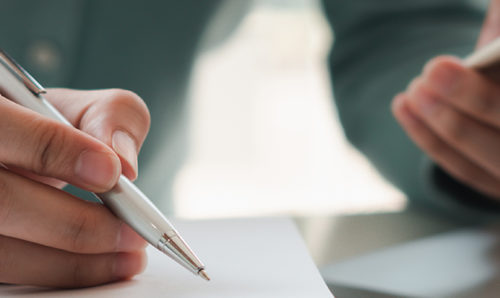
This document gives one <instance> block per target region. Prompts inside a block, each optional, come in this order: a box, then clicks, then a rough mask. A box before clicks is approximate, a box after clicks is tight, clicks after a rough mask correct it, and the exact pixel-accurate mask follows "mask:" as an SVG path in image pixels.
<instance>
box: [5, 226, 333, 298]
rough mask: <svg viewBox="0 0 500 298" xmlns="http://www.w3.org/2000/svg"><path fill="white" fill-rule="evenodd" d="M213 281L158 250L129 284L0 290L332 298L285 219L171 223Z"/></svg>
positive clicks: (30, 293) (210, 297)
mask: <svg viewBox="0 0 500 298" xmlns="http://www.w3.org/2000/svg"><path fill="white" fill-rule="evenodd" d="M172 223H173V224H174V225H175V226H176V228H177V229H178V230H179V232H180V233H181V235H182V236H183V237H184V238H185V240H186V242H188V243H189V244H190V246H191V248H192V249H193V250H194V251H195V252H196V254H197V255H198V256H199V257H200V259H201V260H202V261H203V262H204V263H205V265H206V271H207V273H208V274H209V275H210V277H211V278H212V280H211V281H210V282H207V281H204V280H203V279H201V278H200V277H198V276H195V275H193V274H192V273H190V272H189V271H187V270H186V269H185V268H183V267H181V266H180V265H178V264H177V263H175V262H174V261H172V260H171V259H170V258H168V257H167V256H165V255H163V254H161V253H160V252H158V251H157V250H156V249H154V248H152V247H149V248H148V257H149V262H148V267H147V269H146V271H145V272H144V273H142V274H141V275H139V276H137V277H135V278H134V279H132V280H130V281H125V282H119V283H113V284H109V285H104V286H99V287H93V288H86V289H78V290H47V289H40V288H33V287H26V286H8V285H2V286H0V296H1V297H6V296H15V297H29V296H36V297H69V296H71V297H176V298H188V297H203V298H223V297H231V298H232V297H238V298H251V297H252V298H263V297H266V298H267V297H269V298H280V297H283V298H294V297H297V298H299V297H300V298H304V297H307V298H315V297H318V298H323V297H332V294H331V293H330V291H329V290H328V288H327V286H326V284H325V283H324V281H323V279H322V278H321V276H320V274H319V272H318V270H317V268H316V266H315V265H314V263H313V261H312V259H311V258H310V256H309V254H308V253H307V250H306V247H305V245H304V243H303V242H302V239H301V238H300V235H299V234H298V232H297V230H296V228H295V227H294V225H293V223H292V222H291V221H290V220H287V219H230V220H209V221H194V222H188V221H186V222H184V221H173V222H172Z"/></svg>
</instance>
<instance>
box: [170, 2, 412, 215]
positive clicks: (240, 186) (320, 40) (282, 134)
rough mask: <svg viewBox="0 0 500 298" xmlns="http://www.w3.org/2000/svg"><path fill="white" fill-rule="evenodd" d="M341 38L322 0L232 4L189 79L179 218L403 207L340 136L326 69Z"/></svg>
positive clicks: (216, 22)
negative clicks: (332, 27) (336, 37)
mask: <svg viewBox="0 0 500 298" xmlns="http://www.w3.org/2000/svg"><path fill="white" fill-rule="evenodd" d="M333 40H334V36H333V33H332V31H331V30H330V27H329V26H328V23H327V21H326V20H325V18H324V16H323V14H322V10H321V5H320V3H319V1H317V0H287V1H278V0H254V1H224V3H223V5H221V7H220V9H219V10H218V12H217V13H216V15H215V16H214V17H213V18H212V22H211V23H210V25H209V27H208V28H207V31H206V33H205V36H204V40H203V42H202V43H201V46H200V48H199V53H198V55H197V59H196V62H195V64H194V70H193V73H192V77H191V83H190V89H189V94H190V96H189V98H190V101H189V103H190V106H189V115H190V116H189V143H190V150H189V152H188V159H187V162H186V164H185V165H184V166H183V167H182V169H181V170H180V172H179V174H178V175H177V177H176V179H175V184H174V208H175V212H176V214H177V215H178V216H179V217H184V218H212V217H236V216H238V217H240V216H266V215H296V216H308V215H325V214H355V213H367V212H382V211H397V210H401V209H403V208H404V205H405V199H404V196H403V195H402V194H401V193H400V192H399V191H397V190H396V189H394V188H393V187H392V186H391V185H389V184H388V183H387V182H386V181H384V180H383V179H382V178H381V177H380V176H379V175H378V174H377V173H376V171H375V170H374V169H373V168H372V167H371V166H370V164H369V163H368V162H367V161H366V159H365V158H364V157H363V156H361V155H360V154H359V153H358V152H357V151H356V150H355V149H353V148H352V147H351V146H350V145H349V144H348V143H347V142H346V139H345V137H344V135H343V132H342V128H341V126H340V123H339V121H338V118H337V114H336V110H335V106H334V104H333V99H332V92H331V90H330V78H329V74H328V71H327V67H326V59H327V55H328V52H329V49H330V47H331V44H332V42H333Z"/></svg>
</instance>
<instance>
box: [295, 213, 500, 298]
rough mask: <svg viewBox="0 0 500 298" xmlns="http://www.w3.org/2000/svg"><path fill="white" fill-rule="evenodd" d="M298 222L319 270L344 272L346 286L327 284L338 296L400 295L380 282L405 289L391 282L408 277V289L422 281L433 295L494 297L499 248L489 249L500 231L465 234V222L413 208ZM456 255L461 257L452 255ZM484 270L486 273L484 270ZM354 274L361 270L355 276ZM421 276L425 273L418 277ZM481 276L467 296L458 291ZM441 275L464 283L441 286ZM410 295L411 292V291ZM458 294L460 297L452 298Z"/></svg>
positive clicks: (497, 285) (499, 273) (499, 266)
mask: <svg viewBox="0 0 500 298" xmlns="http://www.w3.org/2000/svg"><path fill="white" fill-rule="evenodd" d="M296 222H297V224H298V226H299V228H300V230H301V232H302V234H303V236H304V238H305V239H306V243H307V245H308V247H309V249H310V252H311V254H312V255H313V258H314V260H315V261H316V263H317V264H318V266H319V267H320V269H324V268H327V267H328V268H329V269H331V268H333V269H334V270H330V272H337V273H339V272H341V273H342V274H341V275H340V276H339V277H338V278H337V279H338V280H344V279H348V280H349V282H350V284H345V283H342V284H339V283H337V284H333V285H330V287H331V289H332V291H333V293H334V294H335V295H336V296H337V297H341V298H342V297H402V296H403V295H402V294H401V292H400V293H398V292H397V291H390V290H387V291H381V289H382V288H384V287H383V286H381V284H382V283H384V282H385V283H386V286H385V288H386V289H399V290H401V289H402V290H407V289H406V288H404V287H405V286H404V282H401V283H396V282H395V281H396V280H402V279H401V278H403V280H404V279H405V278H406V279H407V280H406V282H407V285H410V286H412V285H413V286H415V285H416V284H418V282H420V286H419V287H420V288H421V289H422V288H425V289H426V290H428V291H432V289H433V288H432V287H434V288H439V289H441V290H443V289H444V290H446V291H449V290H452V291H455V290H457V289H458V290H457V292H454V294H453V297H497V296H498V295H497V294H498V291H500V283H498V281H499V280H500V262H493V261H491V259H492V254H491V251H496V250H497V249H493V248H494V247H497V246H496V245H497V243H496V242H497V241H496V239H497V238H498V239H500V232H499V230H497V231H494V232H491V233H490V231H489V230H484V229H482V228H476V229H474V228H472V229H469V230H467V229H465V230H464V228H466V226H465V224H463V223H457V222H450V221H447V220H445V219H442V218H436V217H433V216H432V215H429V214H426V213H422V212H418V211H416V210H407V211H405V212H401V213H390V214H369V215H368V214H367V215H353V216H337V217H322V218H299V219H297V220H296ZM478 237H479V238H480V239H479V238H478ZM476 238H478V239H479V240H478V239H476ZM467 239H469V240H467ZM460 241H462V242H460ZM464 241H465V242H464ZM493 246H494V247H493ZM408 252H409V254H408ZM458 255H460V256H461V257H459V258H456V257H454V256H458ZM495 255H497V254H496V253H495ZM398 258H399V259H398ZM433 258H434V259H433ZM396 259H398V260H397V261H394V260H396ZM388 260H389V261H388ZM391 260H392V261H391ZM419 260H421V261H419ZM455 260H457V262H455ZM393 261H394V262H393ZM419 262H421V263H419ZM471 262H472V263H471ZM332 265H333V266H332ZM353 268H354V269H353ZM355 268H358V269H355ZM422 268H424V269H425V270H423V271H422ZM429 268H430V270H429ZM432 268H434V269H432ZM485 268H486V269H488V270H486V271H485V270H483V269H485ZM356 270H361V271H362V272H359V273H356ZM446 270H450V272H449V274H448V273H445V274H443V272H446ZM471 270H472V271H474V272H471ZM327 271H328V270H327ZM451 271H453V272H451ZM483 271H484V272H483ZM346 272H350V273H349V274H350V276H351V277H347V275H349V274H348V273H346ZM422 272H429V273H428V274H424V275H422ZM439 272H441V273H439ZM485 272H486V273H487V275H488V276H485V275H484V274H486V273H485ZM483 273H484V274H483ZM391 274H392V275H391ZM432 274H435V275H436V274H437V275H436V276H435V277H433V276H432ZM481 274H482V275H484V276H483V277H485V278H486V279H484V278H483V281H481V282H479V283H477V282H476V284H477V285H476V284H475V286H474V287H470V288H467V289H466V291H465V292H463V291H462V290H461V289H459V288H460V287H465V283H467V282H470V283H473V282H474V280H475V279H478V278H479V277H478V276H480V275H481ZM393 275H395V276H393ZM482 275H481V276H482ZM402 276H403V277H402ZM442 276H455V277H456V278H458V279H460V278H462V279H463V282H460V283H457V282H455V281H456V280H458V279H454V281H453V280H452V281H451V282H450V281H449V280H445V279H446V278H445V279H443V280H442V283H441V281H440V280H441V279H442V278H441V277H442ZM328 278H329V277H327V279H328ZM426 278H427V281H426ZM464 278H465V279H464ZM337 279H335V278H334V279H333V280H337ZM375 279H380V282H379V281H378V280H375ZM330 280H332V279H331V277H330ZM412 280H414V281H415V282H411V281H412ZM485 281H486V282H485ZM446 282H448V286H445V285H446ZM455 284H456V286H455ZM455 287H456V288H455ZM408 291H410V292H411V287H408ZM417 292H419V293H424V292H425V291H424V292H422V291H421V290H419V291H417ZM462 292H463V293H464V295H462V296H460V295H459V296H456V295H455V294H457V295H458V294H460V293H462ZM398 295H399V296H398ZM471 295H472V296H471ZM478 295H479V296H478ZM417 296H419V295H417ZM423 296H425V295H423ZM445 296H446V295H445Z"/></svg>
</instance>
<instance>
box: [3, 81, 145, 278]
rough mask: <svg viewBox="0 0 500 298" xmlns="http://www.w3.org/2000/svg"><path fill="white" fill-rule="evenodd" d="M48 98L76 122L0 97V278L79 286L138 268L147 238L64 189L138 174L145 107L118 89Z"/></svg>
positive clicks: (105, 185)
mask: <svg viewBox="0 0 500 298" xmlns="http://www.w3.org/2000/svg"><path fill="white" fill-rule="evenodd" d="M47 98H48V99H49V100H50V101H51V102H52V103H53V104H54V105H55V106H56V107H57V108H58V109H59V110H60V111H61V112H62V114H64V115H65V117H66V118H67V119H68V120H69V121H70V122H71V123H72V124H73V125H74V126H75V128H72V127H68V126H66V125H63V124H60V123H58V122H56V121H53V120H50V119H48V118H45V117H43V116H41V115H38V114H36V113H34V112H32V111H30V110H28V109H26V108H24V107H22V106H19V105H17V104H15V103H13V102H11V101H9V100H8V99H7V98H5V97H3V96H0V115H3V116H2V117H0V135H1V136H2V142H0V162H1V163H2V164H3V165H5V167H0V282H2V283H13V284H29V285H38V286H49V287H84V286H93V285H98V284H103V283H107V282H112V281H116V280H120V279H126V278H130V277H132V276H133V275H135V274H138V273H140V272H142V270H143V269H144V267H145V264H146V258H145V252H144V248H145V246H146V243H145V241H144V240H143V239H142V238H141V237H139V236H138V235H137V234H136V233H135V232H134V231H133V230H132V229H131V228H130V227H128V226H127V225H126V224H124V223H123V222H122V221H120V220H119V219H118V218H116V217H115V216H114V215H113V214H112V213H111V212H110V211H109V210H108V209H106V208H105V207H104V206H102V205H101V204H97V203H91V202H87V201H83V200H80V199H78V198H75V197H73V196H72V195H70V194H68V193H66V192H64V191H62V190H60V188H61V187H63V186H64V185H65V184H66V183H72V184H74V185H77V186H79V187H81V188H84V189H86V190H89V191H94V192H104V191H106V190H109V189H110V188H111V187H112V186H113V185H115V184H116V182H117V179H118V177H119V174H120V173H122V172H123V174H124V175H126V176H127V177H128V178H130V179H132V180H133V179H135V178H136V177H137V153H138V152H139V150H140V147H141V145H142V143H143V141H144V138H145V137H146V134H147V132H148V130H149V123H150V119H149V112H148V110H147V107H146V105H145V104H144V102H143V101H142V100H141V99H140V98H139V97H138V96H137V95H136V94H134V93H132V92H130V91H125V90H118V89H110V90H96V91H78V90H68V89H50V90H49V91H48V93H47Z"/></svg>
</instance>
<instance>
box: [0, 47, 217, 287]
mask: <svg viewBox="0 0 500 298" xmlns="http://www.w3.org/2000/svg"><path fill="white" fill-rule="evenodd" d="M0 91H1V93H2V94H3V95H5V96H6V97H7V98H8V99H10V100H12V101H14V102H16V103H18V104H20V105H22V106H24V107H26V108H29V109H31V110H33V111H35V112H38V113H40V114H42V115H44V116H46V117H49V118H51V119H54V120H57V121H60V122H63V123H65V124H67V125H70V126H71V123H70V122H69V121H68V120H66V118H64V116H63V115H62V114H61V113H60V112H59V111H58V110H57V109H56V108H55V107H54V106H52V105H51V104H50V103H49V102H48V101H47V100H46V99H45V98H44V97H43V96H42V94H43V93H46V91H45V90H44V89H43V87H42V86H41V85H40V84H39V83H38V82H37V81H35V80H34V79H33V77H31V76H30V75H29V74H28V72H26V71H25V70H24V69H23V68H22V67H21V66H19V64H17V63H16V62H15V61H14V60H13V59H12V58H10V56H9V55H7V54H6V53H5V52H4V51H3V50H1V49H0ZM95 195H96V196H97V197H98V198H100V199H101V200H102V202H103V203H104V204H105V205H106V206H107V207H108V208H109V209H110V210H111V211H112V212H113V213H114V214H115V215H116V216H117V217H119V218H120V219H122V220H123V221H124V222H126V223H127V224H128V225H129V226H130V227H131V228H133V229H134V230H135V231H136V232H137V233H138V234H139V235H141V236H142V237H143V238H144V239H146V241H148V242H149V243H151V244H152V245H153V246H155V247H156V248H157V249H159V250H160V251H162V252H163V253H165V254H166V255H168V256H170V257H171V258H172V259H174V260H175V261H176V262H177V263H179V264H181V265H182V266H184V267H185V268H187V269H188V270H189V271H191V272H193V273H194V274H196V275H199V276H200V277H202V278H204V279H205V280H210V278H209V277H208V275H207V273H206V272H205V270H204V269H205V266H204V265H203V263H202V262H201V261H200V260H199V259H198V257H197V256H196V255H195V254H194V252H193V251H192V250H191V249H190V248H189V246H188V245H187V244H186V242H185V241H184V240H183V239H182V238H181V236H180V235H179V233H178V232H177V231H176V230H175V228H174V227H173V226H172V224H170V222H169V221H168V220H167V219H166V218H165V216H164V215H163V214H162V213H161V212H160V211H159V210H158V209H157V208H156V207H155V206H154V205H153V203H152V202H151V201H150V200H149V199H148V198H147V197H146V195H144V194H143V193H142V192H141V191H140V190H139V188H137V187H136V186H135V185H134V184H133V183H132V182H131V181H130V180H129V179H127V178H126V177H125V176H123V175H120V178H119V180H118V183H117V184H116V185H115V186H114V188H113V189H111V190H110V191H108V192H106V193H99V194H95Z"/></svg>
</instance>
